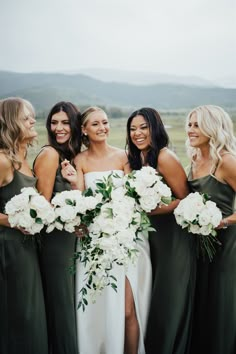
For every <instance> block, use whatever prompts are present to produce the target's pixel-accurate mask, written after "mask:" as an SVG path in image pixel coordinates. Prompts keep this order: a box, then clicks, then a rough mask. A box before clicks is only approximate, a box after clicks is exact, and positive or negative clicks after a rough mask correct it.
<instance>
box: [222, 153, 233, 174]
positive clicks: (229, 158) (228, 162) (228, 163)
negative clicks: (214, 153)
mask: <svg viewBox="0 0 236 354" xmlns="http://www.w3.org/2000/svg"><path fill="white" fill-rule="evenodd" d="M219 167H220V168H222V169H230V170H231V169H235V170H236V155H234V154H232V153H230V152H227V151H222V152H221V162H220V164H219Z"/></svg>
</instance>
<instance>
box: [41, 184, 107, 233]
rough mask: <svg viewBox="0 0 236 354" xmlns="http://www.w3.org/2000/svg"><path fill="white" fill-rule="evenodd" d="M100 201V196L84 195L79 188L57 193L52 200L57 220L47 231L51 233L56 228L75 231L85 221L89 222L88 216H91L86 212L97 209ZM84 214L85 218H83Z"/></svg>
mask: <svg viewBox="0 0 236 354" xmlns="http://www.w3.org/2000/svg"><path fill="white" fill-rule="evenodd" d="M100 201H101V197H100V196H98V195H96V196H95V197H94V196H92V195H83V194H82V193H81V191H79V190H70V191H63V192H60V193H57V194H56V195H55V197H53V198H52V200H51V203H52V205H53V207H54V212H55V220H54V221H53V222H52V223H51V224H50V225H49V226H48V228H47V230H46V231H47V232H48V233H49V232H51V231H53V230H54V228H56V229H58V230H63V229H65V230H66V231H68V232H74V231H75V227H76V226H79V225H80V224H81V223H84V222H85V224H86V223H87V222H86V218H90V217H89V215H86V213H88V212H89V211H92V210H94V209H96V206H97V204H99V202H100ZM83 216H84V219H83V220H82V217H83ZM92 216H93V215H92ZM92 216H91V218H92Z"/></svg>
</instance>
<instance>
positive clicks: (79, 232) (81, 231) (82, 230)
mask: <svg viewBox="0 0 236 354" xmlns="http://www.w3.org/2000/svg"><path fill="white" fill-rule="evenodd" d="M75 234H76V236H77V237H79V238H82V237H84V236H85V235H87V234H88V228H87V226H86V225H84V224H80V225H79V226H76V227H75Z"/></svg>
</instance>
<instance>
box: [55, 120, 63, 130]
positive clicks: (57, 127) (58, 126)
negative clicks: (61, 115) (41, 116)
mask: <svg viewBox="0 0 236 354" xmlns="http://www.w3.org/2000/svg"><path fill="white" fill-rule="evenodd" d="M62 129H63V126H62V123H61V122H58V123H57V126H56V130H62Z"/></svg>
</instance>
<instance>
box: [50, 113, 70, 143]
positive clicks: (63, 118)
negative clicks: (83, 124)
mask: <svg viewBox="0 0 236 354" xmlns="http://www.w3.org/2000/svg"><path fill="white" fill-rule="evenodd" d="M51 131H52V132H53V133H54V134H55V138H56V141H57V143H58V144H64V143H66V142H67V141H68V140H69V139H70V137H71V128H70V122H69V118H68V116H67V114H66V113H65V112H63V111H60V112H58V113H55V114H53V116H52V118H51Z"/></svg>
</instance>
